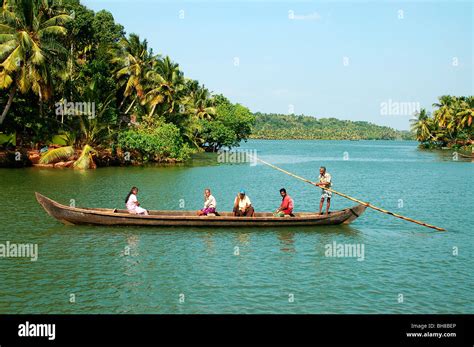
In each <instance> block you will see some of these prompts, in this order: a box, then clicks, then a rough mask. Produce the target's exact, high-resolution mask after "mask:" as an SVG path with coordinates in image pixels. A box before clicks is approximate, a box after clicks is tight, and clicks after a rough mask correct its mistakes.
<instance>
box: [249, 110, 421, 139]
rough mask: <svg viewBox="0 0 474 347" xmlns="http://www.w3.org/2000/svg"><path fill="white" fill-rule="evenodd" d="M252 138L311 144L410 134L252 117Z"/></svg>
mask: <svg viewBox="0 0 474 347" xmlns="http://www.w3.org/2000/svg"><path fill="white" fill-rule="evenodd" d="M254 115H255V119H256V122H255V126H254V128H253V131H252V135H251V137H252V138H256V139H311V140H397V139H404V140H413V139H414V138H413V135H412V134H411V133H410V132H409V131H398V130H395V129H392V128H389V127H385V126H379V125H375V124H372V123H369V122H362V121H349V120H339V119H336V118H315V117H311V116H304V115H284V114H273V113H271V114H266V113H255V114H254Z"/></svg>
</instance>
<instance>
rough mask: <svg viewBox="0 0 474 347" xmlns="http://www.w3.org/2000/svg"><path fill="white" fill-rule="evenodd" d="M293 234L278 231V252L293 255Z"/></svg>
mask: <svg viewBox="0 0 474 347" xmlns="http://www.w3.org/2000/svg"><path fill="white" fill-rule="evenodd" d="M294 236H295V233H294V232H292V231H280V232H279V233H278V239H279V240H280V250H281V251H282V252H288V253H294V252H295V245H294V244H295V239H294Z"/></svg>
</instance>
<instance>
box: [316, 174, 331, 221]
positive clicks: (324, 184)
mask: <svg viewBox="0 0 474 347" xmlns="http://www.w3.org/2000/svg"><path fill="white" fill-rule="evenodd" d="M316 185H317V186H318V187H321V188H322V194H321V201H320V202H319V214H323V212H322V211H323V205H324V199H326V200H327V205H326V214H329V207H331V196H332V192H330V191H329V190H326V189H324V188H331V175H330V174H329V173H328V172H326V168H325V167H324V166H321V167H320V168H319V182H318V183H316Z"/></svg>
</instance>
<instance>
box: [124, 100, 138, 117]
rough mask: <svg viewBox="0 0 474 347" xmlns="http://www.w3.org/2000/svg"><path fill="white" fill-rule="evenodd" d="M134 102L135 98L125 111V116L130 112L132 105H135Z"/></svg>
mask: <svg viewBox="0 0 474 347" xmlns="http://www.w3.org/2000/svg"><path fill="white" fill-rule="evenodd" d="M135 101H137V98H135V99H133V101H132V103H131V104H130V107H129V108H128V109H127V110H126V111H125V114H128V112H130V110H131V109H132V107H133V105H134V104H135Z"/></svg>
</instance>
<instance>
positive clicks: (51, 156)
mask: <svg viewBox="0 0 474 347" xmlns="http://www.w3.org/2000/svg"><path fill="white" fill-rule="evenodd" d="M73 155H74V148H72V146H67V147H60V148H55V149H50V150H49V151H47V152H46V153H45V154H43V155H42V156H41V159H40V161H39V162H40V164H52V163H56V162H58V161H61V160H67V159H68V158H70V157H72V156H73Z"/></svg>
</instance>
